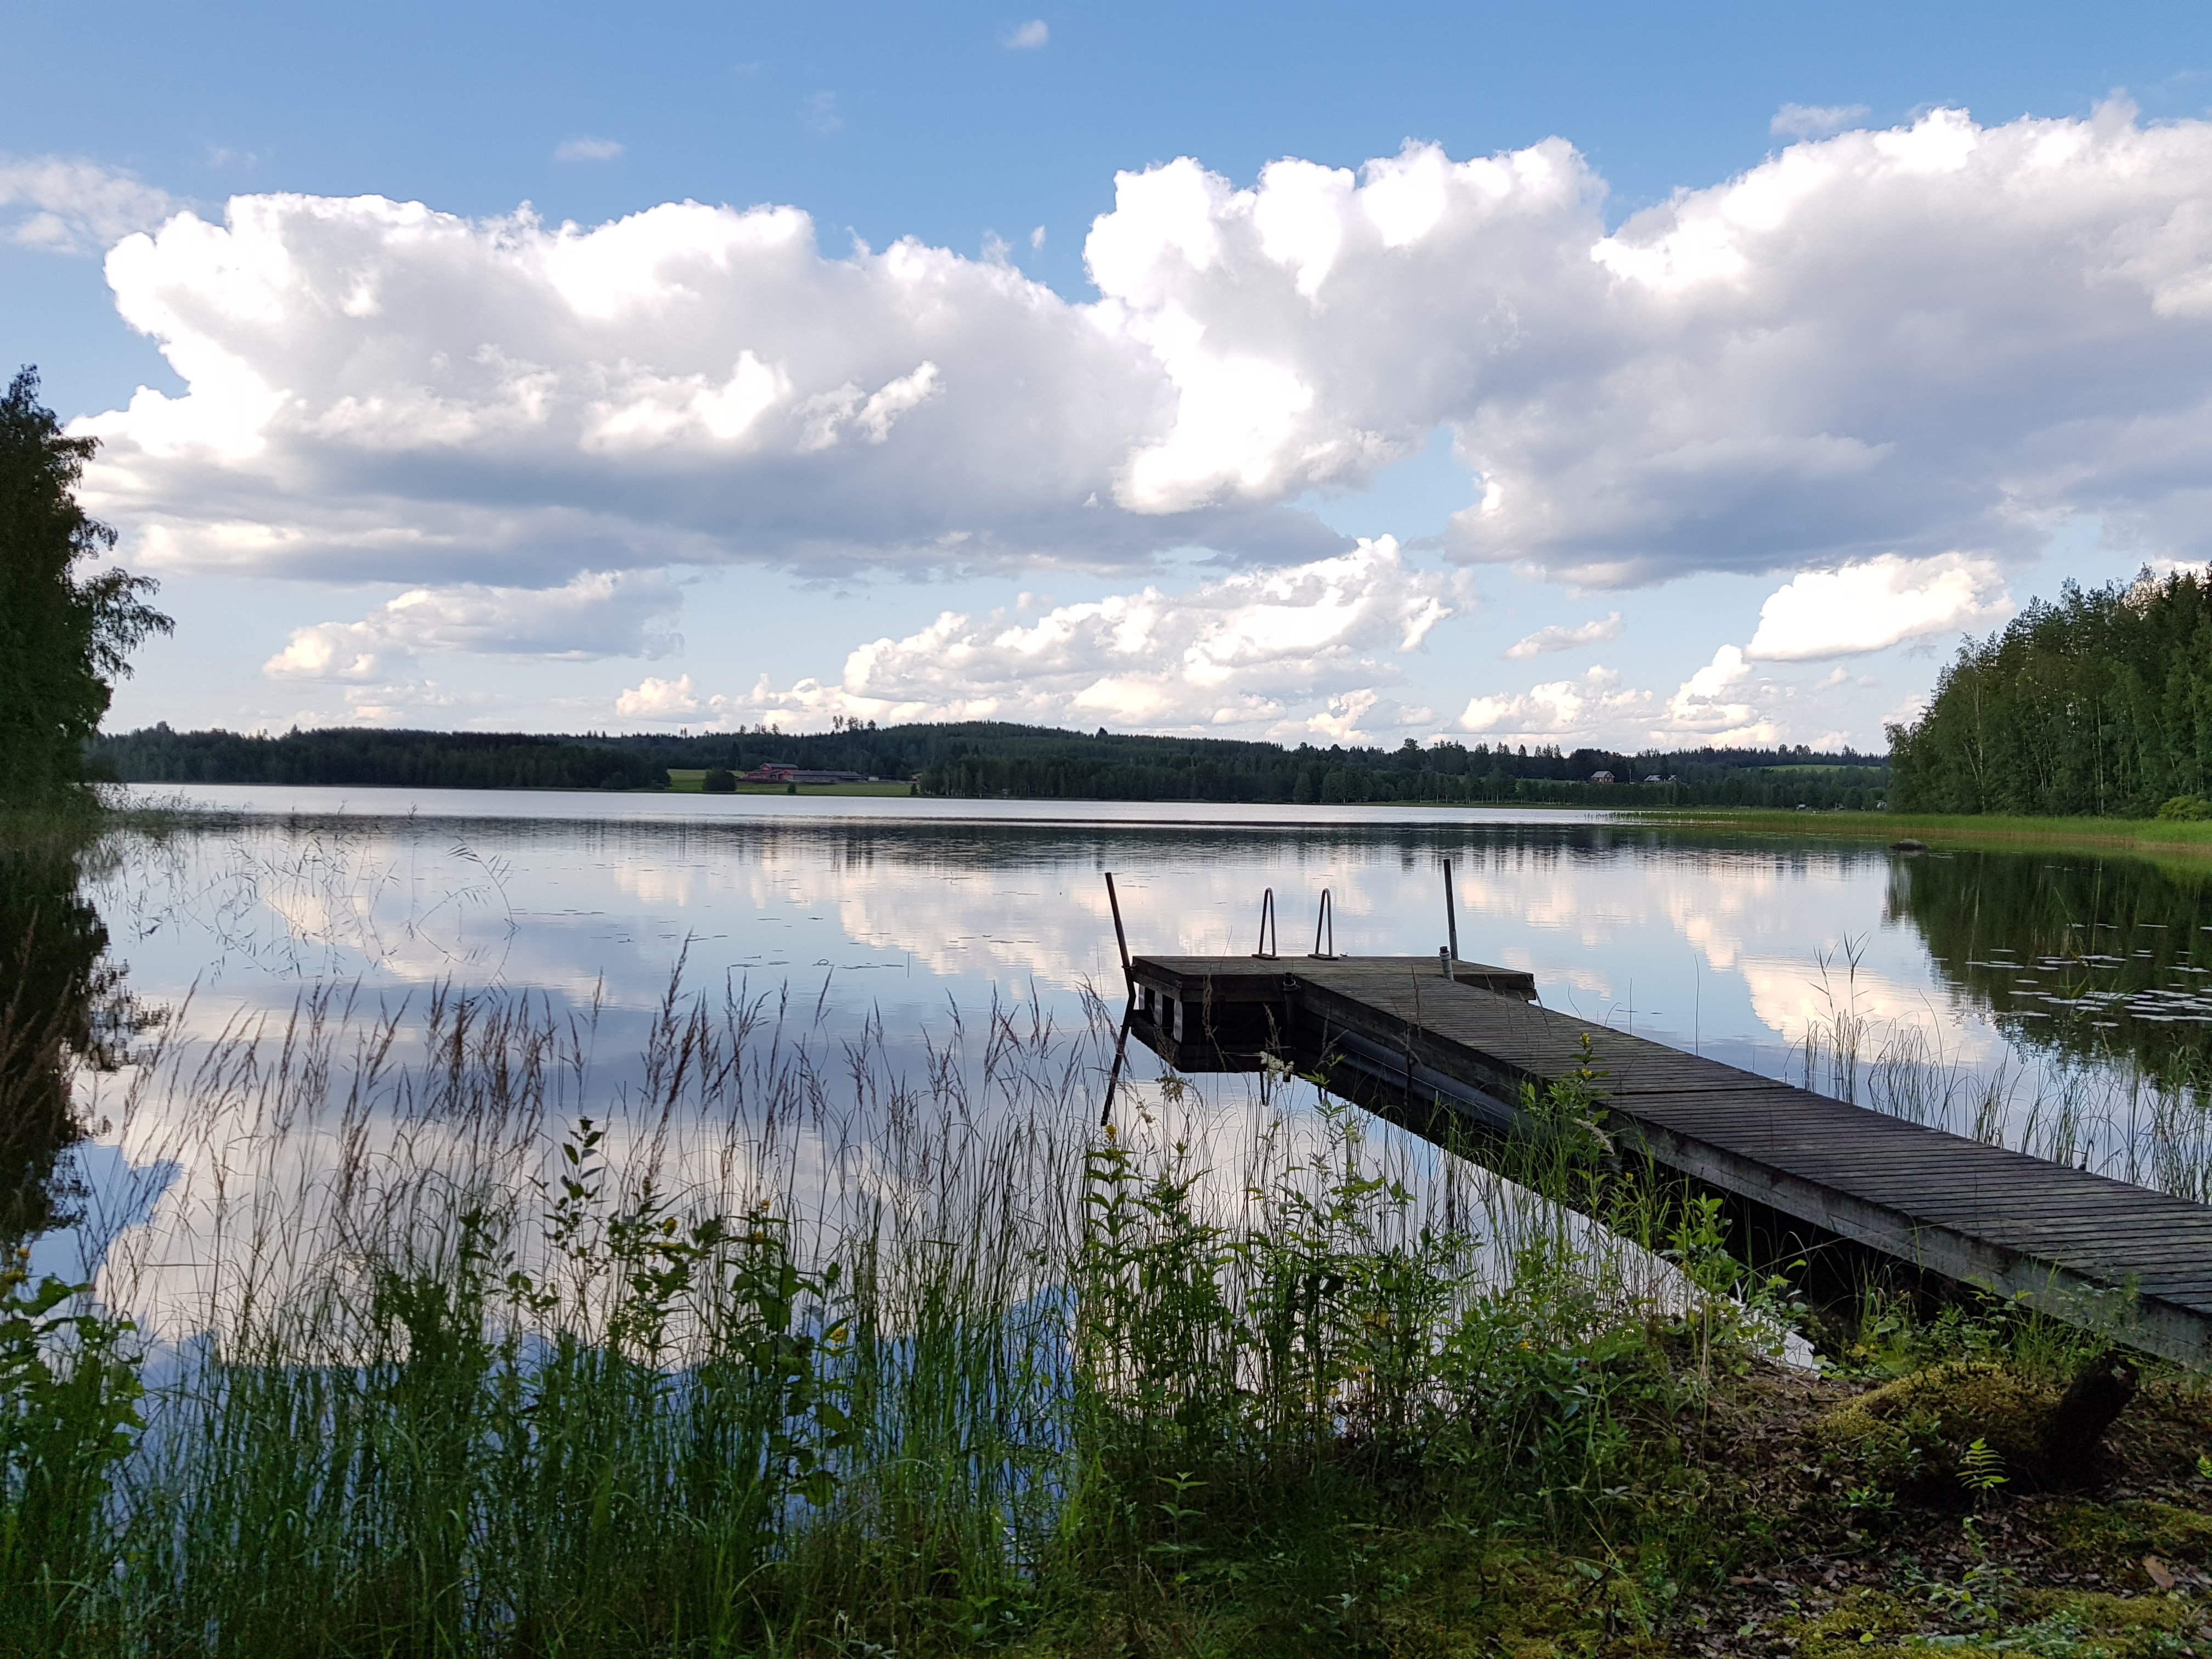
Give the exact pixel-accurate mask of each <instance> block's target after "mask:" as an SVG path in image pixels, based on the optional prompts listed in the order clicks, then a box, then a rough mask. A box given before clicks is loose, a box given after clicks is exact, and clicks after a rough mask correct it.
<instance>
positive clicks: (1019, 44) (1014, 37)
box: [1006, 17, 1052, 52]
mask: <svg viewBox="0 0 2212 1659" xmlns="http://www.w3.org/2000/svg"><path fill="white" fill-rule="evenodd" d="M1051 39H1052V31H1051V30H1050V29H1049V28H1048V27H1045V21H1044V19H1043V18H1042V17H1032V18H1031V19H1030V21H1028V22H1026V23H1024V24H1023V25H1022V26H1021V27H1019V28H1018V29H1016V30H1015V31H1014V32H1013V33H1012V34H1010V35H1008V36H1007V37H1006V50H1007V51H1008V52H1035V51H1036V50H1037V49H1038V48H1039V47H1040V46H1044V45H1045V44H1046V43H1047V42H1048V41H1049V40H1051Z"/></svg>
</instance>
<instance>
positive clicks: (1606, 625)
mask: <svg viewBox="0 0 2212 1659" xmlns="http://www.w3.org/2000/svg"><path fill="white" fill-rule="evenodd" d="M1620 629H1621V621H1620V612H1619V611H1614V612H1613V613H1612V614H1611V615H1610V616H1607V617H1598V618H1596V619H1595V620H1594V621H1591V622H1586V623H1583V624H1582V625H1581V626H1580V627H1579V628H1567V627H1563V626H1561V625H1560V624H1559V623H1553V625H1552V626H1551V627H1549V628H1540V629H1537V630H1536V631H1535V632H1534V633H1533V634H1529V635H1523V636H1522V638H1520V639H1517V640H1516V641H1514V642H1513V643H1512V644H1510V645H1509V646H1507V647H1505V650H1504V655H1506V656H1508V657H1534V656H1541V654H1542V653H1545V652H1547V651H1571V650H1573V649H1575V648H1576V647H1577V646H1584V645H1602V644H1604V643H1605V642H1606V641H1608V640H1617V639H1619V638H1620Z"/></svg>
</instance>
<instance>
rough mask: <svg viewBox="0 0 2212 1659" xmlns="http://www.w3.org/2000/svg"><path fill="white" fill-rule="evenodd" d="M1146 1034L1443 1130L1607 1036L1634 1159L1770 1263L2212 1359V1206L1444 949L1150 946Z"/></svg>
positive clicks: (1504, 1129)
mask: <svg viewBox="0 0 2212 1659" xmlns="http://www.w3.org/2000/svg"><path fill="white" fill-rule="evenodd" d="M1130 976H1131V981H1132V990H1133V996H1134V1002H1133V1006H1132V1010H1131V1014H1130V1030H1131V1033H1132V1034H1133V1036H1137V1037H1138V1038H1139V1040H1140V1041H1142V1042H1144V1043H1145V1044H1146V1046H1147V1047H1149V1048H1152V1049H1153V1050H1154V1051H1155V1052H1156V1053H1157V1054H1159V1055H1160V1057H1161V1058H1162V1059H1163V1060H1165V1061H1166V1062H1167V1063H1168V1064H1169V1065H1170V1066H1172V1067H1173V1068H1175V1069H1176V1070H1177V1071H1179V1072H1218V1071H1256V1070H1259V1069H1261V1067H1262V1066H1264V1065H1266V1064H1267V1063H1269V1057H1272V1059H1273V1060H1274V1061H1276V1062H1287V1063H1288V1064H1290V1065H1291V1066H1296V1067H1297V1069H1299V1070H1300V1071H1303V1072H1308V1073H1316V1074H1318V1075H1320V1076H1322V1077H1323V1078H1324V1079H1327V1080H1328V1083H1329V1085H1330V1086H1331V1087H1333V1088H1334V1089H1335V1090H1336V1091H1339V1092H1340V1093H1342V1094H1344V1095H1346V1096H1347V1097H1351V1098H1353V1099H1357V1100H1359V1101H1361V1102H1362V1103H1364V1104H1367V1105H1370V1106H1372V1107H1375V1108H1376V1109H1380V1110H1383V1111H1385V1112H1387V1113H1389V1115H1392V1116H1393V1117H1395V1118H1396V1119H1398V1120H1399V1121H1403V1122H1405V1123H1406V1124H1407V1125H1408V1126H1409V1127H1413V1128H1414V1129H1417V1130H1419V1131H1420V1132H1422V1133H1426V1134H1428V1135H1429V1136H1431V1138H1432V1139H1439V1140H1443V1141H1447V1142H1452V1143H1455V1144H1459V1145H1462V1146H1467V1147H1471V1148H1473V1149H1474V1152H1475V1155H1477V1156H1480V1155H1481V1154H1480V1147H1481V1146H1482V1145H1483V1144H1484V1143H1485V1142H1488V1143H1490V1144H1495V1143H1496V1142H1497V1141H1498V1139H1500V1138H1501V1137H1502V1138H1506V1139H1513V1138H1521V1139H1527V1138H1529V1137H1531V1136H1533V1135H1535V1134H1537V1133H1541V1132H1540V1131H1539V1130H1538V1128H1537V1126H1535V1125H1534V1124H1532V1123H1530V1122H1529V1121H1526V1117H1525V1115H1524V1114H1523V1112H1522V1108H1521V1101H1522V1085H1524V1084H1534V1085H1536V1086H1537V1088H1539V1089H1540V1090H1541V1089H1542V1088H1543V1087H1545V1086H1546V1085H1549V1084H1550V1083H1552V1082H1553V1081H1555V1080H1557V1079H1562V1078H1565V1077H1566V1076H1567V1075H1569V1074H1570V1073H1573V1072H1574V1071H1575V1070H1576V1068H1577V1065H1578V1064H1579V1063H1580V1061H1581V1058H1582V1053H1583V1050H1582V1046H1581V1045H1582V1039H1583V1036H1584V1035H1585V1034H1588V1035H1589V1037H1590V1039H1591V1042H1592V1045H1593V1047H1594V1048H1595V1053H1596V1054H1597V1057H1598V1062H1599V1064H1600V1066H1601V1067H1602V1068H1603V1071H1604V1073H1605V1075H1604V1076H1603V1077H1602V1078H1601V1079H1600V1080H1599V1082H1598V1084H1597V1087H1598V1090H1599V1091H1600V1092H1601V1095H1602V1096H1603V1097H1604V1098H1603V1101H1602V1105H1603V1108H1604V1110H1605V1113H1606V1121H1605V1129H1606V1133H1607V1135H1608V1136H1610V1137H1611V1139H1613V1143H1614V1145H1615V1146H1616V1147H1617V1148H1618V1149H1619V1150H1620V1153H1621V1154H1622V1156H1623V1158H1624V1162H1625V1164H1628V1165H1632V1166H1638V1167H1641V1168H1643V1169H1645V1170H1649V1171H1651V1172H1655V1173H1656V1175H1658V1176H1660V1177H1662V1178H1663V1179H1667V1180H1671V1181H1674V1182H1680V1183H1686V1186H1687V1187H1688V1188H1691V1189H1693V1190H1702V1191H1707V1192H1711V1193H1715V1194H1720V1195H1721V1196H1723V1198H1724V1199H1725V1200H1728V1202H1729V1207H1730V1213H1731V1216H1732V1217H1733V1218H1734V1219H1735V1221H1736V1223H1737V1225H1738V1235H1737V1237H1736V1239H1735V1248H1736V1249H1738V1252H1739V1254H1746V1253H1747V1254H1749V1255H1751V1256H1752V1257H1753V1261H1754V1265H1759V1264H1760V1259H1761V1258H1764V1260H1765V1263H1768V1264H1772V1263H1778V1262H1779V1261H1784V1260H1786V1259H1788V1258H1790V1257H1791V1256H1793V1255H1808V1254H1809V1255H1811V1256H1813V1257H1814V1258H1819V1259H1822V1260H1825V1261H1827V1262H1829V1263H1830V1264H1831V1265H1833V1264H1835V1263H1837V1262H1838V1261H1840V1260H1841V1259H1842V1258H1843V1257H1844V1256H1845V1255H1863V1253H1866V1252H1872V1253H1875V1255H1878V1256H1879V1257H1881V1258H1886V1259H1889V1260H1892V1261H1899V1262H1903V1263H1905V1264H1909V1266H1910V1267H1912V1268H1914V1269H1917V1270H1919V1271H1920V1272H1922V1273H1932V1274H1935V1275H1938V1276H1940V1277H1941V1278H1942V1279H1949V1280H1955V1281H1959V1282H1962V1283H1966V1284H1970V1285H1978V1286H1980V1287H1981V1288H1983V1289H1985V1290H1988V1291H1994V1292H1996V1293H1997V1294H2000V1295H2004V1296H2010V1297H2021V1298H2022V1299H2024V1300H2026V1301H2027V1303H2028V1304H2031V1305H2033V1306H2034V1307H2037V1308H2039V1309H2041V1310H2045V1312H2048V1313H2051V1314H2052V1315H2055V1316H2057V1317H2060V1318H2062V1319H2065V1320H2067V1321H2069V1322H2073V1323H2076V1324H2081V1325H2085V1326H2090V1327H2093V1328H2096V1329H2099V1330H2101V1331H2105V1332H2107V1333H2109V1334H2111V1335H2112V1337H2113V1338H2114V1339H2115V1340H2118V1341H2121V1342H2124V1343H2126V1344H2128V1345H2129V1346H2134V1347H2137V1348H2141V1349H2142V1350H2145V1351H2147V1352H2152V1353H2156V1354H2160V1355H2162V1356H2164V1357H2166V1358H2170V1359H2173V1360H2177V1361H2179V1362H2180V1363H2182V1364H2186V1365H2190V1366H2192V1367H2194V1368H2196V1369H2198V1370H2212V1207H2208V1206H2204V1205H2202V1204H2194V1203H2191V1202H2190V1201H2188V1200H2185V1199H2180V1198H2174V1197H2171V1196H2168V1195H2166V1194H2162V1193H2156V1192H2152V1191H2150V1190H2148V1188H2142V1187H2133V1186H2130V1185H2128V1184H2126V1183H2125V1182H2118V1181H2111V1180H2107V1179H2106V1178H2105V1177H2103V1176H2094V1175H2090V1174H2088V1173H2087V1172H2086V1171H2083V1170H2074V1169H2069V1168H2067V1167H2065V1166H2064V1165H2062V1164H2051V1163H2046V1162H2045V1161H2044V1160H2042V1159H2040V1158H2029V1157H2027V1156H2025V1155H2023V1154H2021V1153H2018V1152H2007V1151H2005V1150H2003V1149H2002V1148H2001V1147H1996V1146H1984V1145H1982V1144H1981V1143H1980V1142H1978V1141H1973V1140H1968V1139H1963V1138H1961V1137H1960V1136H1958V1135H1953V1134H1947V1133H1944V1132H1943V1131H1942V1130H1940V1129H1931V1128H1926V1127H1922V1126H1921V1125H1918V1124H1914V1123H1908V1122H1905V1121H1903V1120H1901V1119H1898V1118H1893V1117H1889V1116H1886V1115H1883V1114H1881V1113H1879V1112H1875V1111H1870V1110H1869V1109H1866V1108H1863V1107H1859V1106H1853V1105H1850V1104H1848V1103H1845V1102H1843V1101H1839V1100H1834V1099H1831V1098H1830V1097H1827V1096H1825V1095H1818V1094H1814V1093H1812V1092H1811V1091H1808V1090H1804V1089H1794V1088H1791V1087H1790V1086H1789V1085H1786V1084H1782V1083H1777V1082H1775V1081H1773V1080H1772V1079H1769V1078H1764V1077H1760V1076H1759V1075H1758V1074H1756V1073H1752V1072H1746V1071H1740V1070H1738V1069H1737V1068H1736V1067H1735V1066H1724V1065H1722V1064H1721V1063H1720V1062H1718V1061H1717V1060H1706V1059H1703V1058H1701V1057H1699V1056H1698V1055H1694V1054H1685V1053H1683V1052H1682V1051H1681V1050H1680V1049H1678V1048H1668V1047H1666V1046H1665V1045H1663V1044H1661V1043H1656V1042H1650V1041H1648V1040H1646V1039H1644V1038H1641V1037H1637V1036H1630V1035H1629V1034H1628V1033H1626V1032H1625V1031H1618V1030H1613V1029H1611V1028H1610V1027H1607V1026H1602V1025H1594V1024H1591V1023H1590V1022H1589V1021H1588V1020H1583V1019H1576V1018H1570V1017H1568V1016H1566V1015H1564V1014H1559V1013H1554V1012H1552V1011H1551V1010H1549V1009H1547V1008H1542V1007H1539V1006H1536V1005H1535V1001H1534V981H1533V979H1532V978H1531V976H1530V975H1527V974H1524V973H1517V972H1515V971H1513V970H1511V969H1503V968H1490V967H1484V966H1482V965H1481V964H1480V963H1466V962H1460V963H1453V964H1452V966H1451V971H1450V974H1449V977H1447V975H1446V973H1445V970H1444V963H1443V958H1441V957H1333V958H1330V957H1281V958H1275V957H1137V958H1135V959H1134V961H1133V963H1132V964H1131V968H1130Z"/></svg>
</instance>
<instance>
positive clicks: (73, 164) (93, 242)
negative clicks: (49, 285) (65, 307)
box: [0, 155, 177, 253]
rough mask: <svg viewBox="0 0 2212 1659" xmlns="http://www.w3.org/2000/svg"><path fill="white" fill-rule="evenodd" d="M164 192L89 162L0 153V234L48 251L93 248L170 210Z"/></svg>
mask: <svg viewBox="0 0 2212 1659" xmlns="http://www.w3.org/2000/svg"><path fill="white" fill-rule="evenodd" d="M176 208H177V204H176V203H175V202H174V201H173V199H172V198H171V197H169V195H168V193H167V191H160V190H156V189H155V188H154V187H153V186H152V185H147V184H142V183H140V182H139V181H138V180H137V179H134V178H132V177H131V175H130V174H129V173H121V172H118V171H117V170H116V169H115V168H113V167H102V166H100V164H99V163H97V162H94V161H67V160H64V159H63V158H62V157H60V156H56V155H44V156H38V157H34V158H32V159H28V160H23V161H11V160H9V159H8V158H7V157H5V156H0V210H4V209H14V210H16V216H12V217H10V218H9V219H7V220H6V221H5V222H4V224H0V238H4V239H5V240H9V241H11V242H14V243H15V244H17V245H18V246H22V247H33V248H41V249H44V250H46V252H52V253H94V252H98V251H100V249H102V248H105V247H106V246H109V245H110V244H111V243H113V242H116V241H118V240H121V239H122V238H124V237H125V236H128V235H130V234H131V233H132V232H133V231H141V230H149V229H151V228H153V227H154V226H155V225H158V224H160V223H161V222H162V221H163V220H164V219H166V218H167V217H168V216H170V215H171V214H172V213H173V212H175V211H176Z"/></svg>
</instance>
